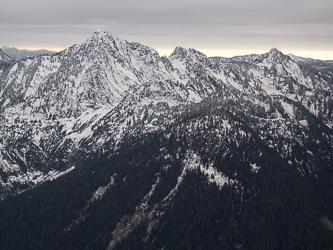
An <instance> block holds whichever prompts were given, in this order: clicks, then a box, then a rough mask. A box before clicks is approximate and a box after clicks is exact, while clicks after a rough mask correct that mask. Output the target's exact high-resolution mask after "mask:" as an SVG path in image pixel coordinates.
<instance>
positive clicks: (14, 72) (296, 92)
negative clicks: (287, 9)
mask: <svg viewBox="0 0 333 250" xmlns="http://www.w3.org/2000/svg"><path fill="white" fill-rule="evenodd" d="M0 77H1V78H0V79H1V84H0V110H1V112H2V116H1V119H2V120H3V121H4V123H3V125H2V127H1V130H2V138H1V141H2V143H1V154H0V155H1V158H0V159H1V160H0V162H1V169H2V170H1V171H2V186H4V187H7V188H5V189H6V190H10V189H12V187H13V183H20V184H22V183H24V184H25V185H24V186H26V184H27V183H34V184H38V183H39V181H40V180H45V179H48V178H49V176H52V175H54V171H56V173H58V174H60V173H61V172H62V171H66V170H67V169H69V168H71V167H73V166H75V160H73V159H76V158H77V154H80V155H81V154H82V155H89V154H90V153H92V152H96V151H98V150H100V148H105V147H106V145H108V146H109V144H110V143H111V142H112V143H111V144H112V145H113V146H116V145H117V143H119V142H120V141H121V140H122V136H123V135H124V134H126V133H128V132H130V131H131V130H132V129H133V126H134V127H135V126H138V124H143V127H144V129H145V130H147V131H151V130H156V129H157V130H158V129H160V128H161V126H162V127H163V124H165V123H172V122H173V121H174V118H173V117H175V114H176V113H177V112H176V113H173V112H171V110H172V109H174V108H176V107H182V106H184V105H185V106H186V105H191V104H193V103H200V102H202V101H203V100H205V99H207V98H220V100H224V101H229V100H238V101H239V102H244V101H246V102H252V103H253V104H254V105H255V106H256V107H254V108H255V109H263V113H266V114H265V115H264V116H265V118H266V116H267V114H270V115H269V116H270V117H271V121H270V122H273V123H276V120H275V119H280V118H282V117H288V119H290V121H292V122H293V123H299V122H300V121H298V120H297V119H296V117H295V114H294V111H295V104H296V103H297V105H301V107H302V108H303V109H305V110H307V112H309V114H312V115H314V116H315V117H320V119H321V120H322V121H323V123H324V124H325V125H324V126H327V129H331V128H332V108H333V107H332V101H331V100H332V72H326V71H325V72H320V71H319V70H316V69H313V68H304V67H303V68H302V67H301V66H299V65H298V64H297V63H296V62H294V61H293V60H292V59H291V58H290V57H289V56H286V55H283V54H282V53H281V52H280V51H278V50H277V49H275V48H274V49H272V50H271V51H269V52H268V53H266V54H263V55H260V56H258V58H257V59H256V60H254V61H253V62H252V63H247V64H237V63H221V62H216V60H215V59H210V58H207V57H206V56H205V55H204V54H202V53H200V52H198V51H196V50H194V49H185V48H183V47H177V48H176V49H175V50H174V52H173V53H172V54H171V55H170V57H169V58H164V57H160V56H159V55H158V53H157V52H156V51H155V50H153V49H151V48H148V47H146V46H143V45H141V44H138V43H129V42H127V41H125V40H122V39H119V38H114V37H112V36H110V35H109V34H108V33H106V32H105V31H102V30H96V31H95V33H94V34H93V36H92V37H91V38H89V39H88V40H87V41H86V42H84V43H82V44H79V45H74V46H72V47H70V48H68V49H67V50H65V51H63V52H61V53H58V54H55V55H49V56H39V57H37V58H34V59H23V60H20V61H17V62H16V63H15V64H13V65H11V66H10V67H9V68H8V69H7V70H6V71H4V72H3V73H2V74H1V76H0ZM251 100H252V101H251ZM275 102H278V103H280V106H281V109H282V110H283V113H284V114H283V113H281V111H280V112H279V111H277V110H276V111H273V110H275V109H274V108H272V103H275ZM294 103H295V104H294ZM176 109H178V110H179V113H180V114H181V113H182V111H181V108H176ZM272 109H273V110H272ZM300 123H301V124H303V125H305V124H307V122H306V121H304V122H302V121H301V122H300ZM256 126H258V125H255V124H253V127H254V129H255V127H256ZM139 127H140V130H141V125H140V126H139ZM134 131H135V130H134ZM130 133H131V132H130ZM83 145H85V146H83ZM87 145H88V146H87ZM78 152H80V153H78ZM59 156H60V157H59ZM36 166H40V167H36ZM58 171H60V172H58ZM4 179H5V181H4ZM28 186H30V184H28Z"/></svg>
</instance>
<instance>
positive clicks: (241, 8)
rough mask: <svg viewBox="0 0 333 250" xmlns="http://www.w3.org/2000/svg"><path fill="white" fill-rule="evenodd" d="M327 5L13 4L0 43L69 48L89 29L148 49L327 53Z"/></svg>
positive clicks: (0, 17) (149, 0) (332, 26)
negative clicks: (192, 48)
mask: <svg viewBox="0 0 333 250" xmlns="http://www.w3.org/2000/svg"><path fill="white" fill-rule="evenodd" d="M332 13H333V1H331V0H317V1H309V0H302V1H301V0H289V1H286V0H279V1H277V0H270V1H267V0H265V1H264V0H191V1H190V0H177V1H176V0H169V1H162V0H136V1H134V0H121V1H109V0H108V1H106V0H96V1H90V0H89V1H87V0H80V1H78V0H71V1H68V0H67V1H64V0H58V1H49V0H25V1H23V0H12V1H5V2H4V3H2V5H1V8H0V32H1V34H2V35H1V39H0V45H1V46H3V45H9V46H17V47H44V48H46V47H48V48H49V47H68V46H70V45H72V44H74V43H81V42H83V41H84V40H85V39H86V38H88V37H89V36H91V34H92V32H93V31H94V30H95V29H96V28H102V29H105V30H106V31H108V32H109V33H110V34H112V35H115V36H119V37H122V38H125V39H128V40H130V41H138V42H141V43H144V44H146V45H149V46H152V47H154V48H157V49H158V48H164V49H166V48H169V49H171V48H174V47H175V46H177V45H183V46H185V47H194V48H198V49H211V50H213V49H215V50H267V49H270V48H271V47H277V48H279V49H284V50H297V49H298V50H312V51H315V50H317V51H333V15H332Z"/></svg>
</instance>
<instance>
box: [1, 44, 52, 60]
mask: <svg viewBox="0 0 333 250" xmlns="http://www.w3.org/2000/svg"><path fill="white" fill-rule="evenodd" d="M1 49H2V51H4V52H5V53H6V54H7V55H9V56H10V57H11V58H12V59H13V60H19V59H24V58H28V57H36V56H39V55H45V54H49V55H51V54H55V53H57V52H55V51H50V50H45V49H40V50H25V49H17V48H15V47H11V48H10V47H8V46H2V47H1Z"/></svg>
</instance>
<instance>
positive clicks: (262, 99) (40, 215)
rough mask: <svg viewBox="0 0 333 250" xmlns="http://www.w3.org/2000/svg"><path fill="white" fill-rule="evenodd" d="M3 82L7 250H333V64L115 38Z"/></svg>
mask: <svg viewBox="0 0 333 250" xmlns="http://www.w3.org/2000/svg"><path fill="white" fill-rule="evenodd" d="M2 65H3V67H2V68H0V110H1V113H0V121H1V125H0V130H1V133H0V184H1V190H0V192H1V199H2V201H1V202H0V215H1V216H0V249H332V248H333V231H332V229H333V222H332V220H333V214H332V211H333V209H332V208H333V204H332V203H333V192H332V189H333V162H332V161H333V160H332V153H333V152H332V142H333V141H332V140H333V130H332V124H333V123H332V118H333V117H332V111H333V101H332V84H333V80H332V76H333V72H332V62H330V61H318V60H311V59H303V58H299V57H296V56H293V55H289V56H287V55H284V54H282V53H281V52H280V51H278V50H277V49H272V50H271V51H269V52H268V53H266V54H263V55H250V56H244V57H235V58H231V59H226V58H207V57H206V56H205V55H203V54H202V53H200V52H198V51H196V50H194V49H185V48H183V47H177V48H176V49H175V51H174V52H173V53H172V54H171V55H170V57H168V58H165V57H160V56H159V55H158V53H157V52H156V51H155V50H153V49H151V48H148V47H146V46H143V45H141V44H138V43H129V42H127V41H125V40H121V39H119V38H114V37H112V36H110V35H109V34H107V33H106V32H104V31H101V30H96V31H95V33H94V35H93V36H92V37H91V38H89V39H88V40H87V41H86V42H84V43H82V44H80V45H74V46H72V47H70V48H68V49H67V50H65V51H63V52H61V53H58V54H55V55H44V56H39V57H36V58H28V59H22V60H17V61H10V60H9V61H3V64H2Z"/></svg>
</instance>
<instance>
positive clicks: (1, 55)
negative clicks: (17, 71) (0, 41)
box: [0, 49, 12, 62]
mask: <svg viewBox="0 0 333 250" xmlns="http://www.w3.org/2000/svg"><path fill="white" fill-rule="evenodd" d="M11 60H12V59H11V58H10V56H8V55H7V54H6V53H5V52H3V51H2V49H0V61H3V62H10V61H11Z"/></svg>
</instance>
